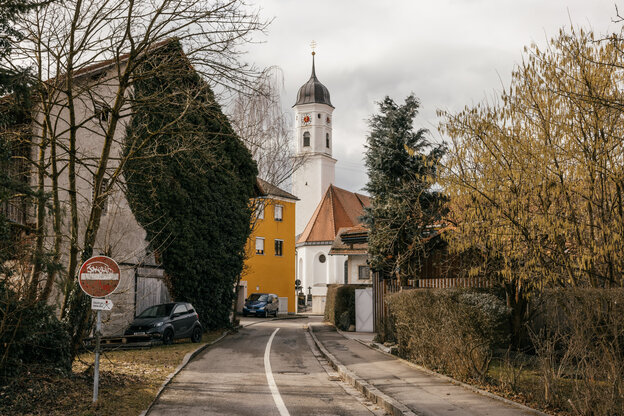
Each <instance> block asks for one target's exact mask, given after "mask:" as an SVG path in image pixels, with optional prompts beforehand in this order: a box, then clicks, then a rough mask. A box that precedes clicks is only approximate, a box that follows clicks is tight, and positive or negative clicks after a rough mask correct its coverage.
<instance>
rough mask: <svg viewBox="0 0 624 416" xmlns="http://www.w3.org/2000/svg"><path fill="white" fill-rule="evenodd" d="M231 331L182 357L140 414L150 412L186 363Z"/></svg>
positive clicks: (143, 415) (143, 414)
mask: <svg viewBox="0 0 624 416" xmlns="http://www.w3.org/2000/svg"><path fill="white" fill-rule="evenodd" d="M229 333H230V331H229V330H228V331H223V333H222V334H221V336H219V338H217V339H215V340H214V341H211V342H208V343H206V344H204V345H202V346H200V347H198V348H197V349H196V350H195V351H191V352H189V353H188V354H186V355H185V356H184V359H182V362H181V363H180V365H179V366H178V368H176V369H175V371H174V372H173V373H171V374H169V376H168V377H167V378H166V379H165V381H163V383H162V385H161V386H160V389H158V392H157V393H156V397H154V400H152V402H151V403H150V405H149V406H148V407H147V409H145V410H144V411H142V412H141V414H140V415H139V416H146V415H147V414H149V412H150V410H152V407H153V406H154V403H156V400H158V398H159V397H160V396H161V394H162V392H163V391H164V390H165V387H167V386H168V385H169V383H171V380H173V378H174V377H175V376H177V375H178V373H179V372H180V371H182V370H183V369H184V367H186V365H187V364H188V363H189V362H190V361H191V360H192V359H193V358H195V357H197V355H198V354H199V353H200V352H202V351H203V350H205V349H206V348H208V347H211V346H213V345H214V344H216V343H217V342H219V341H221V340H222V339H223V338H225V337H226V336H227V335H228V334H229Z"/></svg>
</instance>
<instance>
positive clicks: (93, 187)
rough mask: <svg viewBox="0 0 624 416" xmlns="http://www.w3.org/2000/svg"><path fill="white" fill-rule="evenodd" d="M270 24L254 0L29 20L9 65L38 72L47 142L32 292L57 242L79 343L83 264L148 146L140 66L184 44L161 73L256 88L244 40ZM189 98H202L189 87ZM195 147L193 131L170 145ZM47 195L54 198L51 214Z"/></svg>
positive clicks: (72, 11)
mask: <svg viewBox="0 0 624 416" xmlns="http://www.w3.org/2000/svg"><path fill="white" fill-rule="evenodd" d="M265 28H266V23H265V22H263V21H261V20H260V18H259V16H258V14H257V12H256V11H255V10H252V9H251V8H250V7H249V6H248V5H247V4H246V3H245V2H244V1H242V0H231V1H216V2H208V1H195V0H157V1H148V0H129V1H128V0H96V1H93V2H84V1H83V0H70V1H65V2H56V3H52V4H48V5H46V6H45V7H42V8H41V9H38V10H36V11H33V12H32V13H30V14H29V15H28V16H27V18H26V19H25V20H24V21H23V22H22V23H21V27H20V28H19V29H20V30H21V31H22V32H23V33H24V35H25V36H24V39H23V40H22V41H21V42H20V44H19V45H18V46H17V47H16V48H15V49H14V51H13V54H12V55H11V56H9V57H8V58H7V60H6V61H5V62H3V64H5V65H9V66H10V65H13V64H14V63H20V64H26V65H29V66H31V67H32V68H34V72H35V79H34V85H35V88H36V94H35V95H36V97H35V100H34V101H35V109H34V111H33V114H34V120H33V126H32V135H31V138H30V140H31V143H32V146H33V148H34V149H36V151H35V152H34V153H35V155H34V157H32V158H31V159H30V162H31V163H32V166H33V171H34V172H35V175H34V178H33V180H32V185H33V186H35V187H36V188H38V189H39V190H40V191H41V192H40V193H39V195H40V197H39V200H37V201H36V203H35V212H36V215H35V217H36V227H35V228H36V242H35V255H34V256H33V268H32V272H31V275H30V277H29V280H30V283H29V286H30V290H29V294H30V296H31V297H33V296H36V294H37V292H38V289H39V288H40V287H41V286H40V282H41V281H42V279H43V277H42V276H43V272H44V271H45V270H44V266H45V264H44V262H42V261H41V258H42V256H41V253H43V252H44V251H45V250H46V249H48V250H51V251H52V253H53V255H52V257H53V260H54V261H53V262H52V263H57V264H63V265H64V267H63V269H62V273H63V275H64V276H65V279H66V281H67V282H68V284H67V285H66V287H65V290H64V294H63V295H64V300H63V308H62V316H63V317H64V318H65V319H67V320H68V321H70V322H71V324H72V328H73V330H74V346H76V345H78V344H77V342H78V340H79V339H81V337H82V334H83V333H84V330H85V328H86V326H87V322H88V319H89V314H88V309H87V308H85V307H84V305H85V301H86V300H85V299H84V298H85V297H84V296H83V295H82V293H81V292H80V290H77V289H76V288H77V285H76V273H77V267H78V264H79V261H81V260H82V261H84V260H86V259H87V258H89V257H90V256H91V255H92V253H93V250H94V247H95V246H96V244H97V238H98V231H99V228H100V221H101V217H102V211H103V209H104V207H105V201H106V200H107V198H108V197H109V195H110V194H111V193H112V192H113V191H114V190H115V189H117V188H118V187H119V186H121V184H122V183H123V177H122V175H121V172H122V169H123V166H124V164H125V162H126V161H127V160H128V159H129V158H132V157H133V156H134V155H135V154H136V153H137V151H138V150H139V149H142V148H143V147H144V146H145V145H146V144H147V141H139V140H137V141H136V142H134V143H125V142H124V141H125V139H126V138H125V134H124V132H125V126H126V124H127V121H128V120H129V119H130V118H131V117H132V107H133V106H132V104H133V100H134V95H133V84H134V83H135V82H136V81H137V80H139V79H146V78H149V77H150V73H149V72H145V71H142V72H140V73H139V72H138V71H139V68H144V66H141V63H142V62H144V61H145V59H149V58H150V56H152V55H154V54H156V53H160V52H159V51H162V50H163V48H166V47H168V45H171V44H172V43H175V44H179V45H181V46H182V48H183V49H184V54H182V56H180V55H179V54H178V55H176V56H172V59H171V60H166V59H164V60H160V61H159V62H160V63H159V64H158V65H156V66H153V67H152V68H151V71H152V73H159V72H162V71H176V69H177V68H179V65H181V64H185V65H192V66H193V67H194V68H195V70H196V71H197V72H199V73H200V74H201V76H202V77H203V79H204V80H206V81H207V82H209V83H210V84H212V85H213V86H217V88H221V90H222V91H226V90H228V89H232V88H234V89H237V90H250V89H252V88H253V86H254V85H255V83H254V82H253V79H254V77H255V76H256V71H255V69H254V68H253V67H250V66H248V65H246V64H245V63H243V61H242V60H241V54H242V53H243V50H242V48H241V47H242V46H243V45H244V44H245V43H247V42H249V41H251V38H252V36H253V35H254V34H255V33H257V32H261V31H263V30H264V29H265ZM174 55H175V54H174ZM162 97H163V94H159V95H158V97H155V99H163V98H162ZM142 99H143V100H146V99H148V98H147V97H142ZM186 99H187V100H188V102H189V103H190V102H192V101H193V100H194V99H195V97H194V96H193V93H192V92H189V93H188V96H187V97H186ZM183 117H184V112H183V114H180V118H179V119H180V120H181V119H183ZM165 128H166V127H165ZM158 133H159V132H154V134H158ZM186 137H191V138H192V135H187V136H186ZM189 140H190V139H189ZM124 148H125V149H129V150H128V151H125V152H124V151H122V149H124ZM193 148H194V143H192V140H190V141H187V142H181V143H180V144H179V146H178V147H177V148H175V149H171V148H168V149H167V152H169V153H170V152H176V151H191V150H193ZM155 150H156V149H155ZM154 156H155V157H163V156H165V155H163V154H158V152H156V153H155V154H154ZM46 194H50V195H51V199H52V204H51V208H52V209H51V212H52V214H51V215H50V216H48V215H47V206H46V204H47V201H46V199H45V198H44V195H46ZM55 270H56V269H54V268H52V269H50V270H49V271H51V272H52V273H47V277H46V279H45V280H46V282H45V284H44V285H43V287H44V289H43V291H42V292H41V294H40V299H41V300H42V301H45V300H46V299H47V297H48V296H50V292H51V288H52V284H53V282H54V280H55V275H56V274H55V273H54V272H53V271H55Z"/></svg>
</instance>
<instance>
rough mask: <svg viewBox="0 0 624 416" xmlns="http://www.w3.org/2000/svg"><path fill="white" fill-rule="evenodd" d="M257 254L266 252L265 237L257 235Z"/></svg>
mask: <svg viewBox="0 0 624 416" xmlns="http://www.w3.org/2000/svg"><path fill="white" fill-rule="evenodd" d="M256 254H264V238H262V237H256Z"/></svg>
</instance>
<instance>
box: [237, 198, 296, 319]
mask: <svg viewBox="0 0 624 416" xmlns="http://www.w3.org/2000/svg"><path fill="white" fill-rule="evenodd" d="M258 202H263V206H264V210H263V211H264V215H263V216H264V218H256V220H255V224H254V226H253V231H252V233H251V236H250V237H249V240H248V242H247V260H246V262H245V269H244V272H243V276H242V277H241V285H243V286H246V293H245V297H248V296H249V295H251V294H252V293H274V294H276V295H277V296H279V297H287V298H288V312H289V313H294V312H295V201H294V200H289V199H286V198H278V197H272V196H270V195H269V196H266V197H264V198H262V199H259V200H257V201H256V204H258ZM279 207H281V212H282V215H281V217H282V218H281V220H278V219H276V211H277V212H278V215H277V216H278V217H279V210H280V208H279ZM257 212H258V211H257ZM256 217H258V215H256ZM258 239H263V249H264V250H263V252H260V251H262V250H257V249H256V248H257V247H258ZM276 240H277V241H281V242H282V243H281V249H282V252H281V255H280V253H279V247H276V243H275V242H276ZM278 245H279V243H278ZM276 251H277V252H276ZM280 312H285V311H281V310H280Z"/></svg>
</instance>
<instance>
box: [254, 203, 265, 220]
mask: <svg viewBox="0 0 624 416" xmlns="http://www.w3.org/2000/svg"><path fill="white" fill-rule="evenodd" d="M257 204H258V207H257V208H256V219H259V220H263V219H264V201H257Z"/></svg>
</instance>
